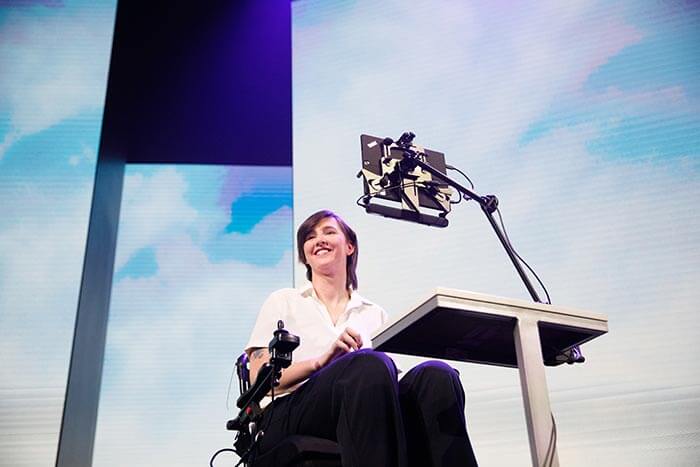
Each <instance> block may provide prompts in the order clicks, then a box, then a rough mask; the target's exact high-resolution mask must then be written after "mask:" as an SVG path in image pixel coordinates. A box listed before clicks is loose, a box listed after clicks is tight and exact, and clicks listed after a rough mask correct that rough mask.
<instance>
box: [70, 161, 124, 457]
mask: <svg viewBox="0 0 700 467" xmlns="http://www.w3.org/2000/svg"><path fill="white" fill-rule="evenodd" d="M124 167H125V163H124V159H123V158H119V157H108V156H105V154H104V151H103V150H102V149H101V150H100V155H99V158H98V161H97V170H96V173H95V188H94V192H93V197H92V208H91V210H90V225H89V227H88V237H87V245H86V248H85V261H84V264H83V277H82V282H81V285H80V297H79V300H78V313H77V316H76V322H75V332H74V337H73V350H72V353H71V361H70V369H69V372H68V385H67V388H66V397H65V402H64V409H63V420H62V423H61V433H60V437H59V442H58V455H57V458H56V465H57V466H60V467H69V466H70V467H81V466H89V465H90V464H91V462H92V447H93V438H94V432H95V423H96V419H97V403H98V400H99V391H100V380H101V378H102V362H103V356H104V343H105V335H106V332H107V316H108V310H109V297H110V292H111V290H112V271H113V268H114V248H115V246H116V243H117V225H118V222H119V208H120V205H121V194H122V182H123V179H124Z"/></svg>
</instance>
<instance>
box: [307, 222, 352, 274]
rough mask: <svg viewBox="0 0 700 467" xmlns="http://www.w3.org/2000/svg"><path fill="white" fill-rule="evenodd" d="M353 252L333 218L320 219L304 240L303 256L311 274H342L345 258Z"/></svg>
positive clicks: (345, 262)
mask: <svg viewBox="0 0 700 467" xmlns="http://www.w3.org/2000/svg"><path fill="white" fill-rule="evenodd" d="M354 251H355V246H354V245H353V244H351V243H350V242H349V241H348V239H347V238H346V237H345V234H344V233H343V230H342V229H341V228H340V226H339V225H338V221H336V220H335V218H333V217H326V218H324V219H322V220H321V222H319V223H318V224H316V226H315V227H314V228H313V230H312V231H311V232H310V233H309V235H307V236H306V239H305V240H304V256H305V257H306V263H307V264H308V265H309V266H310V267H311V271H312V272H317V271H318V272H320V273H322V274H326V275H327V274H332V273H334V272H344V271H345V267H346V264H347V257H348V256H349V255H351V254H352V253H353V252H354Z"/></svg>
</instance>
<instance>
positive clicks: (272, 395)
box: [235, 383, 275, 467]
mask: <svg viewBox="0 0 700 467" xmlns="http://www.w3.org/2000/svg"><path fill="white" fill-rule="evenodd" d="M271 386H272V387H271V388H270V404H269V405H270V417H269V418H268V419H267V425H265V429H262V427H260V429H258V430H257V432H256V434H255V438H254V439H253V444H251V445H250V447H249V448H248V449H247V450H246V452H244V453H243V454H242V455H241V460H240V461H238V464H236V465H235V467H238V466H239V465H241V463H242V462H243V461H244V460H245V459H246V458H247V457H248V456H249V455H250V454H252V453H253V449H256V448H257V447H258V441H259V440H260V438H261V437H263V436H265V432H266V431H267V429H268V428H270V423H272V414H274V413H275V385H274V383H273V384H272V385H271ZM260 433H262V435H261V434H260Z"/></svg>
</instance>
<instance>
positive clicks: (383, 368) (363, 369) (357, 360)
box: [344, 349, 397, 380]
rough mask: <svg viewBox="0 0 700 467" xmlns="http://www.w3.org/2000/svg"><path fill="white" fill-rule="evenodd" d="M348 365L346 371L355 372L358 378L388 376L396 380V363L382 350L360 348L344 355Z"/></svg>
mask: <svg viewBox="0 0 700 467" xmlns="http://www.w3.org/2000/svg"><path fill="white" fill-rule="evenodd" d="M344 358H347V359H348V360H349V361H348V366H347V371H348V372H351V373H357V376H358V377H359V378H363V379H364V378H372V379H375V378H376V377H383V376H388V377H389V379H391V380H396V375H397V371H396V365H394V362H393V360H391V359H390V358H389V357H387V356H386V355H385V354H384V353H382V352H377V351H375V350H372V349H362V350H358V351H356V352H352V353H350V354H348V355H346V356H345V357H344Z"/></svg>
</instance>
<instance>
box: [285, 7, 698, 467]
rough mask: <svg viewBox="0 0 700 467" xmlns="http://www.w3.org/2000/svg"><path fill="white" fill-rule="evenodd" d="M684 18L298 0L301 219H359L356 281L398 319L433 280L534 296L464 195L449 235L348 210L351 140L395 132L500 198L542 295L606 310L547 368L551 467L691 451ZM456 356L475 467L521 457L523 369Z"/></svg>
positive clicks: (690, 93) (694, 279)
mask: <svg viewBox="0 0 700 467" xmlns="http://www.w3.org/2000/svg"><path fill="white" fill-rule="evenodd" d="M698 31H700V9H698V7H697V5H695V4H694V3H693V2H680V1H679V2H673V1H672V2H505V1H496V2H493V1H488V2H486V1H483V2H463V1H440V2H438V1H412V2H400V1H382V2H376V1H363V0H358V1H353V2H339V1H338V2H334V1H325V0H323V1H321V0H318V1H310V0H300V1H297V2H294V3H293V44H294V69H293V72H294V154H295V156H294V186H295V192H294V201H295V203H294V205H295V211H294V213H295V224H296V225H298V224H299V222H301V221H302V220H303V219H304V218H305V217H306V216H307V215H309V214H310V213H312V212H314V211H316V210H318V209H321V208H330V209H333V210H336V211H337V212H338V213H339V214H340V215H341V216H343V217H344V218H345V219H346V220H347V221H348V222H349V224H350V225H351V226H353V227H354V228H355V229H356V230H357V232H358V235H359V243H360V262H359V282H360V292H361V293H363V295H365V296H367V297H368V298H369V299H371V300H375V301H377V302H378V303H379V304H381V305H383V306H384V307H385V308H386V309H387V310H388V311H389V313H390V315H391V316H392V317H396V316H398V315H399V314H401V313H403V312H405V311H407V310H409V309H410V308H411V307H412V306H413V305H416V304H418V302H419V299H421V298H422V297H425V296H427V295H428V294H429V292H430V290H431V289H433V288H434V287H436V286H445V287H452V288H457V289H466V290H472V291H476V292H482V293H487V294H492V295H499V296H505V297H513V298H519V299H526V300H529V299H530V297H529V295H528V293H527V291H526V289H525V287H524V286H523V284H522V283H521V282H520V280H519V278H518V276H517V274H516V273H515V271H514V269H513V267H512V265H511V264H510V262H509V260H508V257H507V256H506V254H505V252H504V251H503V248H502V247H501V245H500V243H499V242H498V240H497V238H496V236H495V235H494V233H493V231H492V230H491V227H490V226H489V224H488V222H487V220H486V218H485V217H484V215H483V213H482V212H481V210H480V209H479V208H478V206H477V205H476V204H475V203H474V202H464V203H462V204H461V205H457V206H454V207H453V211H452V213H451V214H450V215H449V217H448V219H449V220H450V225H449V226H448V227H447V228H445V229H437V228H430V227H425V226H421V225H415V224H409V223H405V222H401V221H398V220H393V219H387V218H382V217H378V216H371V215H368V214H366V213H365V212H364V211H363V210H362V209H361V208H360V207H358V206H357V205H356V200H357V199H358V198H359V197H360V196H361V195H362V194H363V189H362V184H361V181H360V180H359V179H357V178H356V177H355V175H356V174H357V172H358V171H359V170H360V168H361V155H360V135H361V134H370V135H377V136H380V137H385V136H388V137H391V138H394V139H396V138H398V137H399V135H401V133H402V132H403V131H406V130H411V131H413V132H415V133H416V134H417V137H416V140H415V142H416V143H418V144H420V145H423V146H425V147H426V148H430V149H434V150H436V151H439V152H443V153H445V158H446V162H447V163H448V164H451V165H453V166H456V167H458V168H460V169H462V170H463V171H465V172H466V174H467V175H469V176H470V177H471V179H472V180H473V181H474V182H475V191H476V192H477V193H479V194H482V195H485V194H495V195H497V196H498V198H499V200H500V207H501V212H502V214H503V216H504V220H505V224H506V228H507V232H508V234H509V236H510V239H511V240H512V242H513V244H514V245H515V247H516V249H517V251H518V252H519V253H520V254H521V255H522V256H523V257H524V258H525V259H526V260H527V261H528V262H529V263H530V264H531V265H532V266H533V268H534V269H535V270H536V271H537V273H538V274H539V275H540V276H541V278H542V279H543V281H544V283H545V284H546V286H547V289H548V290H549V293H550V295H551V297H552V301H553V303H555V304H558V305H565V306H569V307H574V308H580V309H583V310H590V311H593V312H598V313H603V314H605V315H607V316H608V318H609V320H610V333H609V334H608V335H605V336H603V337H601V338H598V339H596V340H594V341H592V342H590V343H589V344H587V345H585V346H584V348H583V351H584V355H585V356H586V358H587V361H586V363H584V364H583V365H576V366H563V367H556V368H551V369H548V370H547V377H548V385H549V392H550V398H551V402H552V409H553V412H554V417H555V419H556V426H557V442H558V449H559V458H560V462H561V464H562V465H567V466H577V465H579V466H589V465H601V466H602V465H606V466H619V465H635V466H642V465H647V466H656V465H686V466H690V465H694V464H696V463H697V459H698V458H700V405H698V404H697V400H698V398H699V397H700V389H699V388H700V384H699V383H700V371H699V370H698V365H697V364H696V362H695V361H694V359H693V358H692V357H690V356H688V352H689V351H692V349H693V348H694V346H695V342H696V339H697V337H696V336H697V335H698V334H699V332H700V315H698V313H697V308H698V307H697V303H698V302H699V301H700V295H699V293H698V288H697V283H698V279H699V278H698V264H699V259H700V256H699V253H698V252H699V251H700V235H699V233H700V232H699V230H700V229H699V227H700V223H699V222H698V216H697V215H696V214H695V211H696V210H695V204H696V203H697V201H698V199H700V188H699V187H700V183H698V182H699V180H698V178H699V177H698V176H699V174H700V166H699V164H698V156H699V153H698V148H700V110H699V109H700V106H699V105H698V104H699V103H700V102H699V98H700V92H699V91H700V84H699V83H700V62H699V61H698V53H697V45H698V44H699V43H700V41H699V40H698V39H700V37H699V33H698ZM451 175H453V176H454V177H455V178H456V179H458V180H460V181H464V179H463V178H462V177H461V176H460V175H459V174H458V173H456V172H452V173H451ZM464 183H465V184H466V182H464ZM300 272H301V270H300V269H299V270H297V274H296V277H297V279H301V278H302V277H303V275H302V274H301V273H300ZM538 290H539V293H540V295H542V296H543V295H544V294H543V293H542V291H541V290H540V289H538ZM399 360H400V361H402V362H403V365H405V366H407V365H410V364H412V363H415V359H404V358H399ZM455 365H456V366H457V368H458V369H459V371H460V372H461V375H462V379H463V384H464V386H465V388H466V390H467V420H468V425H469V430H470V434H471V437H472V439H473V443H474V445H475V451H476V454H477V458H478V459H479V461H480V463H481V464H482V465H494V466H496V465H502V466H513V465H529V464H530V462H531V461H530V456H529V448H528V441H527V431H526V428H525V422H524V412H523V407H522V401H521V396H520V385H519V381H518V374H517V371H516V370H511V369H505V368H496V367H485V366H479V365H469V364H455Z"/></svg>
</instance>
